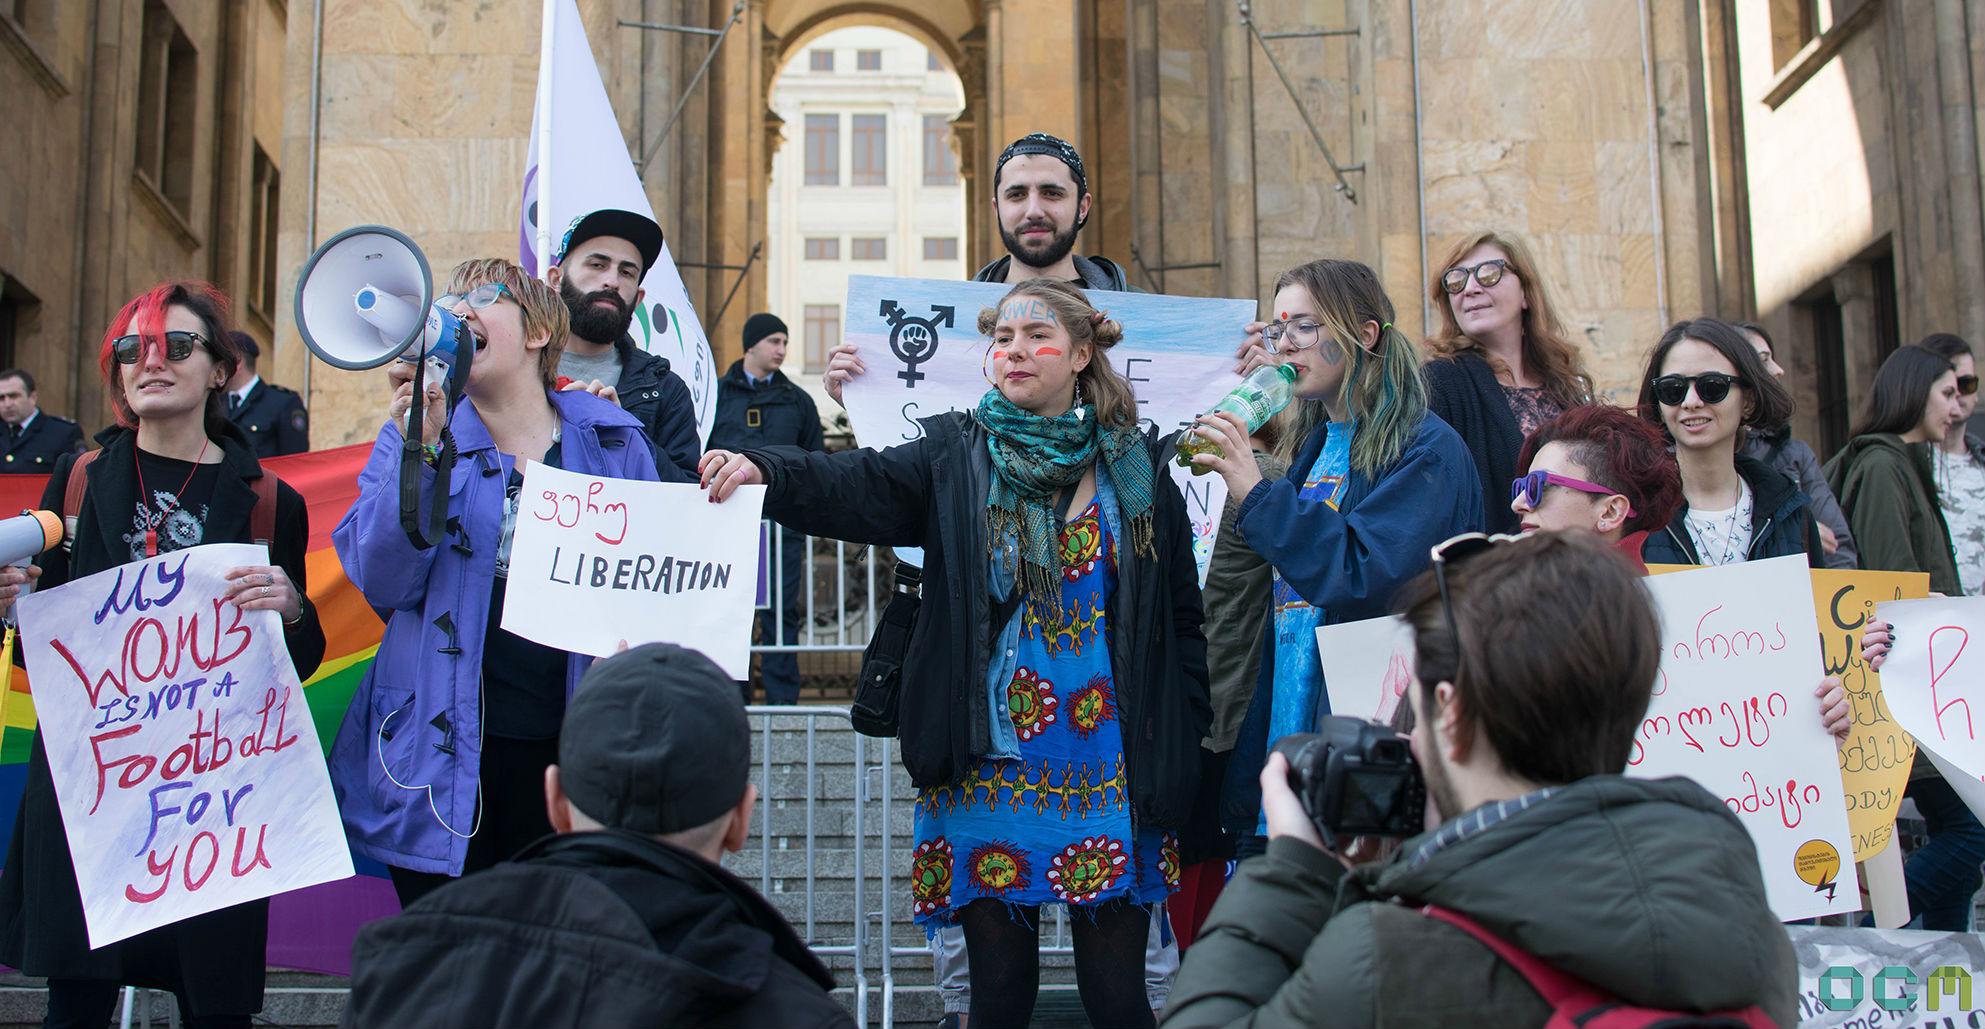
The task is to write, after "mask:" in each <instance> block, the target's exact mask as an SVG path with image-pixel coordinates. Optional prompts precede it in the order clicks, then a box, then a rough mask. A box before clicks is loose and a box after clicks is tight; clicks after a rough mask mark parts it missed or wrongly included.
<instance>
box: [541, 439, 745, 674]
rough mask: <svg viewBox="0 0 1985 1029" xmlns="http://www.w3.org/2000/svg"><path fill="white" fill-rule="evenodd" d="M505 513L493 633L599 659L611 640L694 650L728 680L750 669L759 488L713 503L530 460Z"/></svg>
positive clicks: (674, 487)
mask: <svg viewBox="0 0 1985 1029" xmlns="http://www.w3.org/2000/svg"><path fill="white" fill-rule="evenodd" d="M520 496H521V497H522V499H521V500H520V501H519V502H518V505H517V533H516V536H515V537H514V538H513V539H512V541H511V545H510V583H509V589H508V590H507V591H506V592H505V594H504V601H503V627H504V628H505V629H507V630H509V631H511V632H514V633H516V634H517V635H519V636H522V637H524V638H525V639H529V640H535V641H537V642H539V643H542V644H544V645H546V646H548V647H557V648H558V649H560V650H569V651H572V652H574V653H578V654H592V655H594V656H597V657H605V656H606V655H608V654H611V653H613V652H614V649H615V648H616V647H617V646H618V645H619V644H620V641H622V640H626V641H627V643H628V645H629V646H638V645H640V644H642V643H654V642H664V643H676V644H680V645H682V646H685V647H691V648H694V649H696V650H700V651H702V652H703V653H704V654H705V655H707V656H708V657H709V658H710V660H712V661H715V662H716V663H717V664H718V665H719V666H720V667H722V668H723V669H724V671H725V672H727V673H729V674H730V675H731V676H732V677H733V678H737V679H743V678H746V677H747V676H748V675H749V672H750V667H751V612H752V608H753V606H754V604H755V601H756V599H757V597H756V594H757V592H758V590H757V585H758V563H759V547H758V542H759V522H758V516H759V514H760V512H761V511H762V510H763V508H764V504H765V487H763V486H742V487H739V488H738V490H737V492H736V493H735V494H734V495H732V496H731V497H730V499H728V500H726V501H725V502H724V503H722V504H712V503H710V498H709V496H708V494H706V493H704V491H703V490H702V489H701V488H700V487H698V486H697V485H696V484H695V483H663V482H635V481H632V480H628V479H608V478H601V477H600V476H596V475H582V474H579V473H577V472H568V471H565V470H564V469H561V468H552V467H550V466H548V465H544V464H540V463H538V462H535V461H534V462H532V463H531V464H530V466H529V467H528V468H527V469H526V470H525V472H524V486H523V492H522V493H521V494H520Z"/></svg>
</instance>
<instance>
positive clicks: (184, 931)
mask: <svg viewBox="0 0 1985 1029" xmlns="http://www.w3.org/2000/svg"><path fill="white" fill-rule="evenodd" d="M227 319H228V312H227V298H226V297H225V296H223V295H222V294H221V293H220V292H219V291H217V290H215V289H214V288H213V287H211V286H208V285H205V284H203V283H193V282H169V283H164V284H161V285H159V286H155V287H153V288H152V289H150V290H147V291H146V292H144V293H143V294H140V295H139V296H137V297H135V298H133V299H132V300H131V301H130V302H128V303H126V304H125V305H124V306H123V308H121V309H120V310H119V311H118V312H117V315H116V317H114V318H112V319H111V322H110V329H109V331H108V332H106V333H105V334H104V338H103V344H102V350H101V351H100V353H99V355H98V358H97V366H98V368H99V370H100V371H101V373H102V375H103V388H104V391H105V393H106V394H108V395H109V397H110V402H111V408H112V410H113V411H114V412H115V413H116V416H117V423H116V425H115V426H113V427H112V428H111V429H110V430H109V431H107V432H105V433H104V434H102V435H100V436H99V437H98V438H99V440H101V441H102V444H103V448H102V449H101V450H98V451H95V452H93V455H92V456H91V457H90V458H89V461H90V463H89V465H88V466H86V467H85V468H83V469H81V472H80V473H81V474H82V475H83V476H84V479H85V481H86V483H87V485H86V486H84V488H83V492H82V501H81V503H80V504H79V505H77V506H75V507H74V508H73V512H74V514H75V521H74V522H73V524H72V526H71V527H70V528H69V530H68V532H67V535H66V536H65V538H64V540H63V542H62V545H61V546H58V547H56V548H54V549H51V550H49V551H48V552H47V553H44V554H43V555H41V558H40V562H41V563H40V567H39V568H29V569H21V568H4V569H0V615H7V616H10V617H11V614H12V611H11V609H12V607H13V602H14V599H15V598H16V597H17V596H18V595H19V593H20V590H21V584H22V583H23V582H25V581H27V580H29V579H35V578H37V577H38V582H37V587H38V588H40V589H50V588H53V587H55V586H59V585H61V584H63V583H65V582H69V581H72V580H75V579H80V578H83V577H85V576H89V575H94V574H96V573H97V572H101V571H105V570H108V569H112V568H116V567H119V566H121V565H124V564H127V563H130V562H134V561H141V560H144V559H145V558H146V557H148V556H152V555H154V554H158V553H167V552H171V551H178V550H185V549H187V548H189V547H196V546H199V545H200V544H203V543H228V542H233V543H252V542H255V541H256V540H255V537H256V536H257V535H259V534H258V533H257V532H256V531H255V526H256V525H257V522H258V519H257V518H256V517H255V509H256V508H257V507H258V506H260V505H262V504H264V503H269V504H273V505H274V507H275V512H274V517H273V518H272V519H271V518H269V517H268V515H267V514H266V510H265V514H264V515H263V519H265V520H263V521H262V522H261V524H263V525H264V526H265V528H264V530H263V531H264V532H265V533H269V534H272V535H273V538H272V539H269V540H268V541H267V542H268V545H269V553H270V555H271V556H272V557H273V558H274V559H275V564H272V565H250V566H245V567H240V568H235V569H232V570H230V571H229V572H228V573H227V577H228V578H229V579H231V580H233V583H232V585H231V586H230V587H229V590H228V600H229V601H231V602H232V603H233V604H234V605H235V606H236V607H237V608H240V609H242V610H248V611H274V612H277V613H278V614H279V615H280V616H281V618H282V625H283V642H284V644H285V645H286V647H287V649H288V650H289V656H290V660H291V661H292V662H293V663H294V664H295V665H296V675H297V678H298V679H299V680H302V679H308V678H310V676H311V675H312V674H313V673H314V672H316V670H317V664H318V662H319V661H321V660H322V659H323V656H324V630H323V627H322V626H321V625H319V624H318V621H317V610H316V608H315V607H314V606H313V605H312V604H311V603H310V598H309V595H308V594H307V592H306V583H305V562H304V550H305V549H306V548H307V546H308V543H309V538H310V526H309V517H308V514H307V512H306V510H305V508H304V503H303V498H302V496H301V495H299V494H298V493H297V491H296V490H294V489H291V488H290V487H289V486H288V485H287V484H285V483H282V482H278V481H276V479H275V476H274V475H272V474H269V473H265V472H264V471H263V470H262V466H261V464H260V463H259V462H258V461H257V460H256V458H255V453H254V450H253V449H252V448H251V447H250V446H249V443H248V440H246V439H244V438H243V436H242V433H241V431H240V430H239V429H237V428H236V427H235V426H234V425H233V424H231V423H230V422H229V421H228V420H227V414H226V407H225V402H224V401H223V399H222V398H223V395H224V390H225V386H226V383H227V381H228V379H229V378H230V377H231V376H232V375H233V374H234V370H235V367H236V365H237V363H238V362H239V360H240V358H239V355H238V354H237V353H236V352H235V348H234V341H233V339H232V337H231V336H230V335H229V334H228V331H227ZM76 462H77V458H75V457H72V456H65V457H63V458H62V459H60V460H58V461H57V462H56V464H55V470H54V473H53V474H52V475H51V476H50V478H49V482H48V487H47V489H46V490H45V491H43V493H42V498H41V506H42V507H43V508H46V509H48V510H51V511H61V512H64V513H65V515H66V514H68V513H70V511H71V510H72V509H71V508H70V506H69V505H68V504H67V502H66V501H67V497H68V489H69V478H70V476H71V475H73V474H77V472H78V470H77V468H76ZM147 483H149V484H150V485H149V486H147ZM106 512H109V513H106ZM269 526H272V527H273V528H272V530H271V529H270V528H268V527H269ZM44 746H45V743H44V734H40V733H37V734H36V735H35V737H34V745H33V749H32V750H31V751H30V752H29V754H28V769H27V783H26V786H25V787H24V790H23V793H22V795H21V806H20V810H19V812H18V813H17V814H16V815H15V816H14V828H13V837H12V840H11V841H10V843H9V845H8V849H7V861H6V868H5V870H4V871H0V962H4V963H5V964H7V965H10V966H12V967H14V968H16V969H18V970H20V971H21V972H22V973H24V974H26V975H33V976H46V977H47V978H48V1010H47V1014H46V1017H45V1018H44V1019H43V1022H42V1024H43V1025H44V1026H46V1027H50V1029H66V1027H78V1029H80V1027H88V1029H102V1027H103V1026H104V1025H106V1024H107V1023H108V1022H109V1021H110V1015H111V1010H112V1009H113V1008H114V1007H115V1006H116V1004H117V999H118V994H119V991H120V988H121V987H123V986H126V985H131V986H143V987H147V988H151V989H159V990H169V991H171V992H172V993H173V995H174V996H175V997H177V999H178V1002H179V1011H180V1018H181V1021H182V1022H183V1023H184V1024H186V1025H188V1026H194V1027H215V1026H231V1027H238V1026H247V1025H248V1024H250V1015H252V1014H253V1013H254V1012H257V1011H260V1010H262V984H263V972H264V965H263V961H264V951H265V949H266V946H267V939H268V929H269V902H268V901H266V900H257V901H250V902H248V903H245V904H237V905H234V906H232V907H227V908H222V909H220V910H218V911H212V912H208V913H206V914H202V915H194V916H193V917H191V918H187V919H184V920H182V921H178V922H174V923H172V924H170V925H166V926H161V927H160V928H157V929H153V930H150V931H148V932H144V933H141V934H139V935H137V936H133V937H130V938H128V939H124V940H119V941H118V942H116V943H112V944H109V945H107V946H103V947H95V948H93V947H91V946H90V941H89V934H88V931H87V928H86V926H85V925H84V921H83V902H82V896H81V894H80V893H79V891H78V889H77V885H76V871H75V866H74V863H73V862H72V860H71V858H70V851H69V839H68V835H67V833H66V832H65V830H64V828H63V823H62V815H61V812H60V811H59V810H58V808H57V805H56V796H55V784H54V780H53V779H52V778H51V776H50V773H49V765H48V754H47V751H46V750H45V749H44Z"/></svg>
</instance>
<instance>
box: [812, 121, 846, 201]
mask: <svg viewBox="0 0 1985 1029" xmlns="http://www.w3.org/2000/svg"><path fill="white" fill-rule="evenodd" d="M806 184H807V185H809V186H838V185H840V184H841V116H840V115H838V114H809V115H807V116H806Z"/></svg>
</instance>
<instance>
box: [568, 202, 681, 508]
mask: <svg viewBox="0 0 1985 1029" xmlns="http://www.w3.org/2000/svg"><path fill="white" fill-rule="evenodd" d="M661 253H662V227H661V226H659V225H656V224H655V220H654V219H653V218H649V217H648V216H646V215H641V214H636V213H634V212H633V211H620V210H614V209H612V208H605V209H602V210H598V211H594V212H592V213H590V214H585V215H581V216H579V217H578V218H575V219H573V220H572V224H571V225H570V226H568V227H567V228H566V230H565V236H564V237H563V238H562V239H560V240H559V243H558V249H556V250H554V251H552V255H551V263H550V267H548V268H546V269H545V273H544V280H545V282H547V283H549V284H550V285H551V287H552V288H553V289H556V290H558V295H559V297H560V299H562V300H564V301H565V307H566V311H567V314H568V318H567V323H568V325H569V330H568V331H567V333H566V335H565V338H564V339H563V340H562V341H560V342H561V343H562V346H561V347H560V350H559V352H560V354H561V356H560V357H559V359H558V375H559V376H560V378H562V379H568V380H571V381H570V382H569V383H567V384H566V385H565V386H564V387H562V388H570V389H584V390H587V391H589V392H591V393H595V394H598V395H599V396H602V397H605V398H606V399H608V400H611V401H613V402H614V403H616V404H619V405H620V406H621V407H622V408H623V409H624V410H626V411H627V413H628V414H631V415H633V416H634V417H635V419H636V420H638V421H639V422H640V423H641V427H642V431H643V432H644V433H646V434H647V437H648V442H649V445H650V448H651V449H652V450H653V452H654V458H655V468H656V470H657V471H658V472H659V473H660V474H661V477H662V481H663V482H693V481H695V479H696V459H697V457H698V456H700V455H701V454H702V452H703V444H702V437H701V436H700V435H698V433H697V428H696V402H695V400H693V399H692V398H691V397H690V395H689V387H688V386H687V385H686V384H684V383H683V381H682V379H681V377H679V376H677V375H675V374H674V373H673V372H671V371H670V370H669V361H668V358H665V357H662V356H660V355H658V354H650V353H648V352H646V351H644V350H641V349H640V348H638V347H636V346H635V345H634V338H633V337H632V336H630V335H628V332H627V330H628V327H629V326H631V325H633V324H634V315H635V312H636V311H637V310H639V308H640V307H641V301H642V299H643V298H645V297H646V296H647V295H648V292H647V290H644V289H642V288H641V280H642V278H643V277H645V276H646V275H647V274H648V269H650V268H653V267H654V266H655V261H656V259H658V258H659V257H660V256H661Z"/></svg>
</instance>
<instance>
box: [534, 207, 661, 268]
mask: <svg viewBox="0 0 1985 1029" xmlns="http://www.w3.org/2000/svg"><path fill="white" fill-rule="evenodd" d="M596 236H618V237H620V238H621V239H624V240H626V241H628V242H629V243H632V244H634V249H636V250H638V251H640V252H641V274H642V275H644V276H645V275H647V274H648V269H650V268H653V267H654V266H655V260H656V259H657V258H659V257H661V256H662V227H661V226H660V225H657V224H655V219H653V218H650V217H648V216H647V215H644V214H635V213H634V212H633V211H621V210H617V209H615V208H611V207H603V208H601V209H600V210H597V211H594V212H593V213H591V214H582V215H580V216H579V217H577V218H574V219H572V224H571V225H569V226H567V227H566V229H565V236H564V237H563V238H561V239H560V240H559V241H558V249H557V250H554V251H552V254H551V263H552V264H555V265H556V264H564V263H565V255H567V254H569V253H571V252H572V248H573V247H576V246H578V245H579V244H581V243H584V242H585V241H587V240H589V239H592V238H594V237H596Z"/></svg>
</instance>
